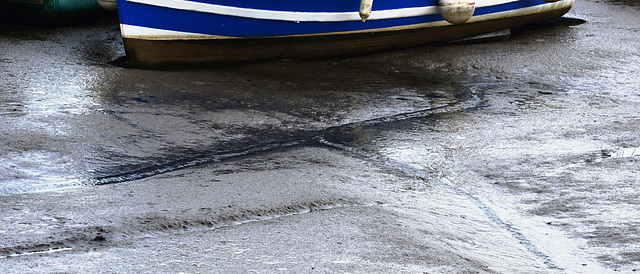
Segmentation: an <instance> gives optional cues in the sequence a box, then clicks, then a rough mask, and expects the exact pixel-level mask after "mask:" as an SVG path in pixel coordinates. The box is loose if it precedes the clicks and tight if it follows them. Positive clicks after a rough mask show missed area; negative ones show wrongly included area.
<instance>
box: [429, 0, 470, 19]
mask: <svg viewBox="0 0 640 274" xmlns="http://www.w3.org/2000/svg"><path fill="white" fill-rule="evenodd" d="M438 10H440V15H442V18H444V20H447V22H449V23H451V24H462V23H465V22H467V21H469V19H471V16H473V12H474V11H475V10H476V1H475V0H439V1H438Z"/></svg>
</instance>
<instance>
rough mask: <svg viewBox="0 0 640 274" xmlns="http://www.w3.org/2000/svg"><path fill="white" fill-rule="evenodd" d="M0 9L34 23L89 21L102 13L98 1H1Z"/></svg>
mask: <svg viewBox="0 0 640 274" xmlns="http://www.w3.org/2000/svg"><path fill="white" fill-rule="evenodd" d="M0 9H2V10H3V12H5V13H6V14H8V15H10V16H13V17H19V18H21V19H26V20H33V21H52V20H53V21H58V20H61V21H62V20H71V21H74V20H87V19H90V18H91V17H93V16H94V15H96V14H98V13H99V12H101V11H102V8H101V7H100V6H99V5H98V3H97V2H96V0H0Z"/></svg>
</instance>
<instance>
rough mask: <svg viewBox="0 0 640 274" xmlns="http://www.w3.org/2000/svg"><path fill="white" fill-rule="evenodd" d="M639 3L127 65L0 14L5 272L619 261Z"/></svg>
mask: <svg viewBox="0 0 640 274" xmlns="http://www.w3.org/2000/svg"><path fill="white" fill-rule="evenodd" d="M637 14H638V11H637V3H636V2H634V1H613V0H612V1H579V2H577V3H576V6H575V7H574V9H573V10H572V11H571V12H570V13H569V14H567V15H566V16H565V17H564V18H561V19H560V20H556V21H553V22H548V23H545V24H538V25H535V26H531V27H526V28H521V29H516V30H511V32H510V33H509V34H507V35H505V34H501V35H498V36H494V37H492V38H488V39H487V38H483V39H481V40H465V41H460V42H456V43H449V44H445V45H438V46H428V47H420V48H414V49H407V50H401V51H393V52H385V53H381V54H376V55H367V56H361V57H354V58H348V59H334V60H317V61H304V62H300V61H284V60H283V61H277V62H268V63H259V64H250V65H242V66H229V67H213V68H198V69H186V68H178V69H171V70H166V69H165V70H139V69H132V68H128V67H126V66H123V64H122V56H123V55H124V52H123V49H122V45H121V42H120V40H119V39H120V37H119V33H118V25H117V18H115V17H114V16H113V14H111V15H109V14H107V15H106V16H105V17H103V18H100V19H99V20H98V22H97V23H95V24H89V25H70V26H56V27H51V28H47V27H42V26H32V25H23V24H15V23H13V22H7V21H2V22H1V23H0V52H1V53H0V77H1V78H0V117H1V120H0V128H1V129H2V135H1V136H0V149H1V150H0V174H1V175H2V176H0V205H1V206H0V218H2V222H1V223H0V233H1V234H2V239H3V241H2V243H1V244H0V265H2V267H3V269H6V270H7V271H9V272H16V273H18V272H25V271H33V272H50V271H63V272H64V271H69V272H89V271H98V272H120V271H123V270H126V271H132V272H134V271H135V272H148V271H151V270H152V269H151V268H150V267H149V266H153V271H162V272H177V271H183V272H212V271H215V272H248V271H260V272H263V271H264V272H276V271H289V272H314V271H316V272H419V273H422V272H429V273H431V272H437V273H450V272H489V273H491V272H498V273H515V272H526V273H549V272H559V273H563V272H578V273H606V272H617V271H620V272H633V271H637V270H638V269H640V257H639V256H638V254H639V252H638V250H639V248H640V246H639V245H638V244H637V243H638V242H639V241H638V240H639V238H638V237H639V235H640V232H639V231H638V222H639V221H640V220H638V216H640V215H639V214H638V208H637V200H638V195H639V193H640V192H638V190H637V189H638V187H637V184H638V182H640V178H639V177H638V174H639V173H638V168H639V167H640V166H639V165H638V161H639V159H640V158H638V157H640V140H638V136H640V132H638V129H639V128H640V124H639V123H640V122H639V121H640V119H639V117H638V115H639V114H638V111H637V110H638V109H640V90H639V89H638V87H640V81H639V80H638V79H637V77H635V75H638V74H640V65H639V64H640V62H639V61H640V54H639V53H638V52H637V45H638V35H637V34H638V29H640V25H638V23H637V22H638V21H637V20H636V19H635V18H636V17H637Z"/></svg>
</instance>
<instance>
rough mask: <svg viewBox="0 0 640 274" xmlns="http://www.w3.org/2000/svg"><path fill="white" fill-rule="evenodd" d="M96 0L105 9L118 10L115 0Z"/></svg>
mask: <svg viewBox="0 0 640 274" xmlns="http://www.w3.org/2000/svg"><path fill="white" fill-rule="evenodd" d="M96 2H97V3H98V5H100V7H102V8H103V9H105V10H110V11H116V10H118V4H116V0H96Z"/></svg>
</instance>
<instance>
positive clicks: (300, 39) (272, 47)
mask: <svg viewBox="0 0 640 274" xmlns="http://www.w3.org/2000/svg"><path fill="white" fill-rule="evenodd" d="M569 9H570V7H568V8H566V9H559V10H553V11H548V12H544V13H537V14H534V15H526V16H521V17H513V18H504V19H498V20H491V21H482V22H476V23H471V24H463V25H448V26H442V27H429V28H420V29H409V30H402V31H385V32H371V33H356V34H332V35H318V36H297V37H279V38H255V39H247V38H243V39H207V40H145V39H132V38H124V39H123V40H124V46H125V50H126V53H127V57H128V58H129V63H130V64H131V65H132V66H134V67H151V66H175V65H181V66H190V65H216V64H217V65H220V64H232V63H248V62H255V61H265V60H273V59H317V58H333V57H342V56H354V55H361V54H365V53H373V52H379V51H385V50H392V49H399V48H408V47H415V46H419V45H428V44H435V43H442V42H447V41H453V40H457V39H462V38H466V37H472V36H476V35H480V34H484V33H490V32H494V31H498V30H504V29H510V28H515V27H520V26H524V25H528V24H532V23H537V22H542V21H547V20H551V19H555V18H559V17H561V16H562V15H564V14H565V13H566V12H568V11H569Z"/></svg>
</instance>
